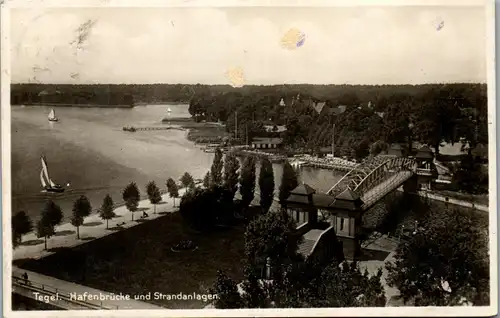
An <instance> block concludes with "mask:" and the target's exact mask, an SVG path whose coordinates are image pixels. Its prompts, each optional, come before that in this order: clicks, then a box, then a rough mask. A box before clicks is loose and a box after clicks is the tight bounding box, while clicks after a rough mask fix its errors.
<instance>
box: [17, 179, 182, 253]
mask: <svg viewBox="0 0 500 318" xmlns="http://www.w3.org/2000/svg"><path fill="white" fill-rule="evenodd" d="M184 192H185V190H184V189H181V190H179V196H182V195H183V194H184ZM175 201H176V205H177V206H178V204H179V203H180V197H179V198H177V199H176V200H175ZM142 210H147V213H148V214H149V216H148V217H147V218H144V219H141V218H140V217H141V216H142ZM175 211H177V208H176V207H174V206H173V199H172V198H170V197H169V195H168V194H163V195H162V203H161V204H158V205H157V206H156V214H154V213H153V205H152V204H151V203H150V202H149V200H142V201H140V202H139V211H137V212H134V221H132V213H131V212H129V211H128V210H127V208H126V207H125V206H120V207H117V208H116V209H115V210H114V212H115V214H116V217H114V218H113V219H111V220H109V229H106V221H104V220H102V219H101V218H100V217H99V214H97V213H95V214H91V215H89V216H88V217H86V218H85V221H84V223H83V225H82V226H80V239H78V238H77V237H76V228H75V227H74V226H73V225H71V223H65V224H62V225H59V226H56V234H55V235H54V236H52V237H50V238H48V239H47V248H48V250H45V246H44V238H38V237H37V236H36V233H35V232H30V233H28V234H26V235H24V236H23V238H22V243H21V245H19V246H18V247H16V248H15V249H14V251H13V255H12V259H13V260H18V259H26V258H31V259H41V258H44V257H46V256H49V255H51V254H54V253H56V251H57V249H56V248H58V247H68V248H71V247H75V246H78V245H81V244H85V243H87V242H89V241H91V240H94V239H98V238H101V237H104V236H107V235H109V234H112V233H114V232H115V231H117V230H119V231H122V230H124V229H128V228H131V227H134V226H136V225H139V224H141V222H144V221H145V220H146V222H151V221H153V220H154V219H156V218H159V217H161V216H162V215H163V214H165V213H169V212H175ZM138 220H139V221H138ZM53 249H55V251H54V250H53Z"/></svg>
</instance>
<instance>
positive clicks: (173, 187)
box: [167, 178, 179, 207]
mask: <svg viewBox="0 0 500 318" xmlns="http://www.w3.org/2000/svg"><path fill="white" fill-rule="evenodd" d="M167 184H170V187H168V194H169V196H170V197H171V198H173V199H174V207H175V198H178V197H179V188H177V184H176V183H175V181H174V180H173V179H172V178H170V179H168V182H167Z"/></svg>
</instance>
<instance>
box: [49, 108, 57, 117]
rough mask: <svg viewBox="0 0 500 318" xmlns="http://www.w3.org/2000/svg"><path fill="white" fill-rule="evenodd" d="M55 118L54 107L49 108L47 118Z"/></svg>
mask: <svg viewBox="0 0 500 318" xmlns="http://www.w3.org/2000/svg"><path fill="white" fill-rule="evenodd" d="M55 118H56V112H55V111H54V109H51V110H50V113H49V119H55Z"/></svg>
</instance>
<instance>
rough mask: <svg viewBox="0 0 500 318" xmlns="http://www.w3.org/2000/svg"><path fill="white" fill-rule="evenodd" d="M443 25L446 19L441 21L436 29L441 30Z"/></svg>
mask: <svg viewBox="0 0 500 318" xmlns="http://www.w3.org/2000/svg"><path fill="white" fill-rule="evenodd" d="M443 27H444V21H441V22H439V24H438V26H437V28H436V30H438V31H439V30H441V29H442V28H443Z"/></svg>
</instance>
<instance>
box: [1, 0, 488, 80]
mask: <svg viewBox="0 0 500 318" xmlns="http://www.w3.org/2000/svg"><path fill="white" fill-rule="evenodd" d="M10 21H11V22H10V24H11V26H10V37H11V38H10V43H11V63H12V64H11V74H12V82H13V83H29V82H31V83H33V82H38V83H69V84H79V83H80V84H88V83H125V84H139V83H140V84H148V83H186V84H195V83H201V84H233V85H244V84H249V85H270V84H294V83H295V84H296V83H309V84H369V85H378V84H422V83H450V82H481V83H485V82H486V35H487V31H486V12H485V9H484V7H470V6H469V7H463V6H457V7H453V6H406V7H394V6H391V7H382V6H380V7H306V8H297V7H288V8H285V7H246V8H242V7H239V8H238V7H231V8H215V7H214V8H210V7H207V8H199V7H185V8H36V9H30V8H15V9H12V10H11V17H10ZM285 40H286V41H285ZM297 43H298V44H297ZM235 76H236V78H235Z"/></svg>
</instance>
